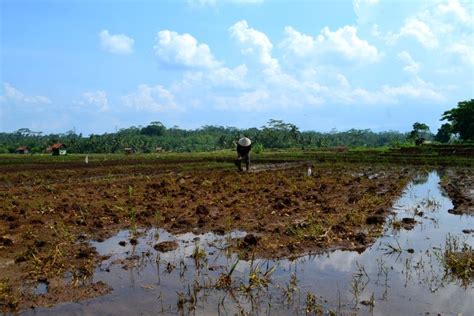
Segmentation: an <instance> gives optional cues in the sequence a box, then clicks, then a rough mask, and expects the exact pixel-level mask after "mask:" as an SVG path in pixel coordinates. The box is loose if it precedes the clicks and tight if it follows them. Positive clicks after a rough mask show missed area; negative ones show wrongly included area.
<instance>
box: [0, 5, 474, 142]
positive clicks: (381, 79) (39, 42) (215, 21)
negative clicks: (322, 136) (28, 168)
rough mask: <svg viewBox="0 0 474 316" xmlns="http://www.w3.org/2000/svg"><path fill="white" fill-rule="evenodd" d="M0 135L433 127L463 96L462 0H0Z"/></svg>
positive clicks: (466, 60) (465, 34) (466, 74)
mask: <svg viewBox="0 0 474 316" xmlns="http://www.w3.org/2000/svg"><path fill="white" fill-rule="evenodd" d="M0 3H1V22H0V23H1V30H0V31H1V49H0V59H1V64H0V65H1V68H0V84H1V87H0V131H3V132H5V131H7V132H9V131H14V130H17V129H18V128H22V127H28V128H30V129H32V130H34V131H43V132H44V133H50V132H65V131H67V130H71V129H73V128H74V129H75V130H76V131H77V132H82V133H84V134H86V135H87V134H90V133H104V132H113V131H115V130H116V129H118V128H123V127H129V126H131V125H134V126H139V125H141V126H146V125H147V124H148V123H149V122H152V121H161V122H162V123H164V124H165V125H166V126H167V127H171V126H175V125H177V126H179V127H181V128H198V127H201V126H203V125H223V126H235V127H260V126H262V125H264V124H266V122H267V121H268V120H269V119H271V118H273V119H282V120H284V121H286V122H290V123H293V124H296V125H297V126H299V127H300V129H302V130H316V131H330V130H331V129H334V128H335V129H337V130H347V129H350V128H361V129H365V128H370V129H372V130H374V131H382V130H399V131H408V130H410V129H411V126H412V124H413V123H414V122H415V121H419V122H423V123H426V124H428V125H429V126H430V127H431V130H432V131H434V132H436V130H437V128H438V127H439V126H440V125H441V123H442V122H440V121H439V119H440V116H441V114H442V113H443V112H444V111H446V110H448V109H451V108H453V107H454V106H456V104H457V102H459V101H462V100H467V99H472V98H474V34H473V33H474V32H473V30H474V19H473V11H474V3H473V2H472V1H466V2H463V1H458V0H449V1H398V2H396V1H382V0H379V1H377V0H371V1H358V0H355V1H310V0H307V1H289V0H281V1H276V0H275V1H271V0H246V1H244V0H189V1H171V0H170V1H158V0H156V1H152V0H148V1H144V0H141V1H131V0H130V1H124V0H122V1H112V0H102V1H98V0H97V1H89V0H82V1H60V0H54V1H53V0H51V1H46V0H0Z"/></svg>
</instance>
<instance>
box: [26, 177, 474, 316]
mask: <svg viewBox="0 0 474 316" xmlns="http://www.w3.org/2000/svg"><path fill="white" fill-rule="evenodd" d="M440 181H441V179H440V176H439V174H438V172H436V171H431V172H429V173H426V174H423V173H420V174H418V175H417V176H416V177H415V179H414V180H413V181H412V182H411V183H409V184H408V185H407V186H406V188H405V189H404V190H403V192H402V194H401V195H400V197H399V198H398V199H396V201H395V202H394V204H393V207H392V210H393V214H392V215H390V216H389V219H388V220H387V221H386V223H385V224H384V226H383V234H382V236H381V237H379V238H377V239H376V240H375V242H374V243H373V244H372V245H371V246H370V247H368V248H366V249H359V250H358V251H348V250H327V251H324V252H321V251H317V253H315V254H308V255H305V256H303V257H299V258H296V259H293V260H289V259H280V260H278V259H257V258H252V256H251V257H250V258H246V259H245V260H244V259H239V255H238V254H237V253H235V252H233V251H232V249H233V247H232V245H235V241H236V240H244V241H245V240H246V241H247V242H248V243H251V242H252V236H253V235H251V234H247V233H246V232H245V231H232V232H229V233H224V234H214V233H204V234H194V233H184V234H171V233H169V232H167V231H165V230H163V229H155V228H150V229H146V230H141V229H138V230H136V231H130V230H121V231H120V232H119V233H118V234H116V235H115V236H113V237H111V238H108V239H105V240H103V241H100V242H98V241H92V242H91V245H92V246H93V247H95V248H96V249H97V251H98V253H99V254H100V255H101V256H104V257H103V258H104V259H105V260H103V261H102V262H101V263H100V265H99V267H98V268H96V269H95V271H94V273H93V275H92V276H91V277H90V278H87V279H84V280H83V282H103V283H105V284H107V285H109V286H110V287H111V288H112V289H113V290H112V291H111V293H110V294H107V295H105V296H100V297H97V298H92V299H88V300H84V301H79V302H75V303H63V304H59V305H56V306H54V307H51V308H37V309H35V310H29V311H24V312H23V313H22V314H25V315H42V314H55V315H57V314H63V315H72V314H77V315H79V314H86V315H87V314H117V313H120V314H131V313H133V314H137V313H140V314H156V313H165V314H168V313H178V314H181V313H184V314H188V313H191V314H197V315H201V314H221V315H234V314H236V313H243V314H247V313H248V314H271V315H279V314H281V315H288V314H306V313H310V314H313V313H314V314H322V313H324V314H325V313H329V314H353V313H356V314H362V315H363V314H375V315H389V314H390V315H396V314H407V315H414V314H418V315H420V314H427V315H430V314H434V315H437V314H442V315H459V314H462V315H471V314H473V313H474V301H473V300H472V297H474V287H473V285H472V271H471V272H470V273H471V274H470V275H468V278H467V279H462V278H459V277H456V276H454V275H453V274H452V273H450V272H451V271H450V270H449V267H447V266H446V261H445V259H444V258H445V256H444V254H445V253H446V250H447V249H448V248H450V249H451V248H452V247H459V248H462V246H463V245H464V246H465V247H468V246H470V247H472V246H474V234H473V231H472V229H473V228H474V217H472V216H470V215H456V214H451V213H450V212H448V210H451V209H452V208H453V204H452V202H451V200H450V199H449V198H448V197H447V196H446V194H445V193H443V191H442V190H441V187H440V184H439V182H440ZM137 236H138V237H137ZM245 236H247V238H246V237H245ZM249 236H250V237H249ZM470 251H471V254H472V249H470ZM240 257H242V256H240ZM471 268H472V264H471ZM66 277H67V275H66ZM47 290H48V289H47V287H46V286H45V285H41V284H39V286H38V288H37V295H42V294H44V292H46V291H47Z"/></svg>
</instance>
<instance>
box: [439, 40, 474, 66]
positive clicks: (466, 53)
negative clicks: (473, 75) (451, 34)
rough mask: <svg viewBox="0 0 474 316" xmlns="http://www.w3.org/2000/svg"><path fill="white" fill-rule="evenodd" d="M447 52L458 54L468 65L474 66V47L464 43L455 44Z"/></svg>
mask: <svg viewBox="0 0 474 316" xmlns="http://www.w3.org/2000/svg"><path fill="white" fill-rule="evenodd" d="M446 51H447V52H449V53H454V54H457V55H459V56H460V57H461V59H462V61H463V62H464V63H466V64H467V65H471V66H472V65H474V47H473V46H472V45H471V46H469V45H467V44H464V43H454V44H452V45H450V46H449V47H448V48H447V49H446Z"/></svg>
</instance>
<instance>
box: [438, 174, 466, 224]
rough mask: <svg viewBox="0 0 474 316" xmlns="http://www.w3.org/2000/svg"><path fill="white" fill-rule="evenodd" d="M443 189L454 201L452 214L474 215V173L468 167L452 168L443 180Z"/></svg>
mask: <svg viewBox="0 0 474 316" xmlns="http://www.w3.org/2000/svg"><path fill="white" fill-rule="evenodd" d="M441 184H442V186H443V189H444V190H445V191H446V193H447V194H448V195H449V197H450V198H451V200H452V201H453V205H454V207H453V208H452V209H451V210H449V212H450V213H451V214H471V215H474V173H473V172H472V170H469V169H466V170H461V169H450V170H447V171H446V173H445V176H444V178H443V179H442V181H441Z"/></svg>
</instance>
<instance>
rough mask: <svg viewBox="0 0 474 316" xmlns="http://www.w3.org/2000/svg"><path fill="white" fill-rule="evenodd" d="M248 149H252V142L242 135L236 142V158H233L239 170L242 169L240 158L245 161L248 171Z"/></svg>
mask: <svg viewBox="0 0 474 316" xmlns="http://www.w3.org/2000/svg"><path fill="white" fill-rule="evenodd" d="M250 149H252V142H251V141H250V139H248V138H247V137H242V138H241V139H239V141H238V142H237V159H236V160H235V165H236V166H237V168H239V171H242V160H244V161H245V169H246V170H247V171H249V165H250V157H249V153H250Z"/></svg>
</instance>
